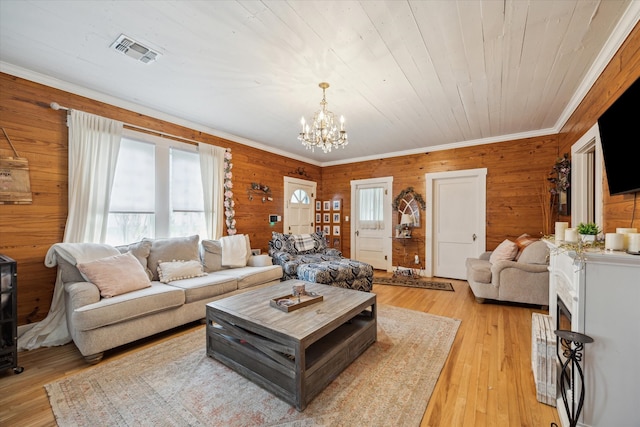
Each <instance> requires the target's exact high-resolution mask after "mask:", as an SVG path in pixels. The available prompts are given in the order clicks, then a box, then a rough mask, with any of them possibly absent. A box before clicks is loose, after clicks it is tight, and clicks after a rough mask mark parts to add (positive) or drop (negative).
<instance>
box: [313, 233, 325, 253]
mask: <svg viewBox="0 0 640 427" xmlns="http://www.w3.org/2000/svg"><path fill="white" fill-rule="evenodd" d="M311 237H313V240H315V248H316V251H317V252H324V250H325V249H327V239H326V238H325V237H324V231H316V232H315V233H311Z"/></svg>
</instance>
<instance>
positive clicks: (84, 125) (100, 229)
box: [62, 110, 122, 243]
mask: <svg viewBox="0 0 640 427" xmlns="http://www.w3.org/2000/svg"><path fill="white" fill-rule="evenodd" d="M121 138H122V122H118V121H115V120H110V119H106V118H104V117H100V116H95V115H93V114H88V113H84V112H82V111H75V110H72V111H71V113H70V115H69V213H68V216H67V225H66V227H65V230H64V238H63V239H62V240H63V242H65V243H72V242H76V243H104V241H105V238H106V233H107V220H108V218H109V200H110V198H111V187H112V185H113V177H114V175H115V171H116V162H117V161H118V152H119V150H120V139H121Z"/></svg>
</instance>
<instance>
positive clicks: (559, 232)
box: [555, 222, 569, 241]
mask: <svg viewBox="0 0 640 427" xmlns="http://www.w3.org/2000/svg"><path fill="white" fill-rule="evenodd" d="M567 228H569V223H568V222H556V235H555V237H556V241H558V240H563V239H564V231H565V230H566V229H567Z"/></svg>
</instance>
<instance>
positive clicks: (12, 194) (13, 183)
mask: <svg viewBox="0 0 640 427" xmlns="http://www.w3.org/2000/svg"><path fill="white" fill-rule="evenodd" d="M2 132H3V133H4V136H5V138H7V142H8V143H9V145H10V146H11V149H12V150H13V153H14V154H15V157H3V158H0V204H15V205H18V204H20V205H25V204H31V203H32V200H33V199H32V194H31V181H30V179H29V161H28V160H27V159H26V158H25V157H20V156H19V155H18V152H17V151H16V149H15V148H14V146H13V143H11V140H10V139H9V135H7V132H6V131H5V130H4V128H2Z"/></svg>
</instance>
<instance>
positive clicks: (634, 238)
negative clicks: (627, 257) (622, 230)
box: [627, 233, 640, 253]
mask: <svg viewBox="0 0 640 427" xmlns="http://www.w3.org/2000/svg"><path fill="white" fill-rule="evenodd" d="M627 237H628V238H629V248H628V249H627V250H628V251H629V252H635V253H639V252H640V233H628V234H627Z"/></svg>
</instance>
